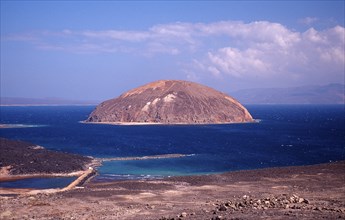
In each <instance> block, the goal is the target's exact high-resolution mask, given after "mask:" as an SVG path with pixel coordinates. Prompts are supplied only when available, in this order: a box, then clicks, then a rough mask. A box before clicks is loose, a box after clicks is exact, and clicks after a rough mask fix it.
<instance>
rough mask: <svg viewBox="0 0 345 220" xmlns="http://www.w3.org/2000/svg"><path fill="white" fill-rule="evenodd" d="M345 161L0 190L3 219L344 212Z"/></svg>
mask: <svg viewBox="0 0 345 220" xmlns="http://www.w3.org/2000/svg"><path fill="white" fill-rule="evenodd" d="M344 173H345V161H341V162H335V163H328V164H320V165H313V166H299V167H284V168H269V169H260V170H249V171H238V172H230V173H224V174H216V175H203V176H186V177H171V178H166V179H162V180H125V181H113V182H93V181H90V182H87V183H86V184H84V185H83V187H82V188H80V187H77V188H74V189H72V190H68V191H64V192H59V193H54V194H49V193H39V194H35V195H17V196H14V195H2V196H0V203H1V206H0V218H1V219H162V220H163V219H345V187H344V183H345V176H344Z"/></svg>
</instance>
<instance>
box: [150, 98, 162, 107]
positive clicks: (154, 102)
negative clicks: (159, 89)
mask: <svg viewBox="0 0 345 220" xmlns="http://www.w3.org/2000/svg"><path fill="white" fill-rule="evenodd" d="M159 100H161V99H160V98H155V100H153V101H152V105H156V104H157V102H159Z"/></svg>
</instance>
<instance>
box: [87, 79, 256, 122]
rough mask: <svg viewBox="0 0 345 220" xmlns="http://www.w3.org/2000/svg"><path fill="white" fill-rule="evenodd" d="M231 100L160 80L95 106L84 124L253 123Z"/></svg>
mask: <svg viewBox="0 0 345 220" xmlns="http://www.w3.org/2000/svg"><path fill="white" fill-rule="evenodd" d="M252 121H253V118H252V116H251V115H250V114H249V112H248V111H247V109H246V108H244V107H243V106H242V105H241V104H240V103H239V102H238V101H236V100H235V99H233V98H232V97H230V96H228V95H226V94H224V93H221V92H219V91H216V90H214V89H211V88H209V87H206V86H203V85H200V84H197V83H193V82H187V81H179V80H160V81H156V82H153V83H149V84H147V85H144V86H141V87H139V88H136V89H133V90H130V91H128V92H126V93H124V94H122V95H121V96H120V97H118V98H115V99H111V100H108V101H105V102H103V103H101V104H100V105H98V106H97V108H96V109H95V110H94V111H93V112H92V113H91V115H90V116H89V118H88V119H87V120H86V122H103V123H131V122H132V123H162V124H180V123H181V124H213V123H238V122H252Z"/></svg>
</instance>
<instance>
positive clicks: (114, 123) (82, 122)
mask: <svg viewBox="0 0 345 220" xmlns="http://www.w3.org/2000/svg"><path fill="white" fill-rule="evenodd" d="M260 121H261V119H253V121H244V122H219V123H195V124H191V123H160V122H88V121H79V123H81V124H103V125H120V126H145V125H190V126H198V125H231V124H250V123H260Z"/></svg>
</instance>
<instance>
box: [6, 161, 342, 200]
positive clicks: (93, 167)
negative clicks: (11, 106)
mask: <svg viewBox="0 0 345 220" xmlns="http://www.w3.org/2000/svg"><path fill="white" fill-rule="evenodd" d="M186 156H193V155H184V154H167V155H153V156H143V157H115V158H94V160H93V162H92V163H90V164H89V166H88V168H87V169H85V170H80V171H75V172H71V173H33V174H21V175H11V174H5V175H4V174H1V175H0V182H9V181H16V180H23V179H30V178H54V177H77V178H76V179H75V180H74V181H72V182H71V183H70V184H68V185H67V186H65V187H64V188H49V189H35V188H33V189H31V188H5V187H2V188H1V187H0V197H1V195H2V194H7V193H6V192H7V191H8V192H12V193H13V192H17V191H18V194H22V193H20V192H21V191H24V194H32V193H33V192H34V193H45V192H47V193H57V192H63V191H68V190H73V189H75V187H76V186H83V185H84V184H85V183H87V182H89V181H91V179H92V178H94V177H96V176H97V175H98V174H97V167H99V166H101V165H102V163H103V162H107V161H127V160H151V159H166V158H179V157H186ZM338 163H340V164H345V160H341V161H332V162H328V163H319V164H309V165H297V166H280V167H279V166H278V167H265V168H258V169H249V170H234V171H225V172H221V173H209V174H196V175H183V176H165V177H163V178H159V179H149V180H148V181H155V180H157V181H164V180H175V179H184V180H186V179H187V180H188V179H195V178H197V179H203V178H212V177H213V176H219V175H232V174H238V173H254V174H255V173H256V172H263V171H268V170H271V171H272V172H278V171H279V170H282V169H303V168H308V167H315V166H323V165H332V164H338ZM344 172H345V169H344ZM126 181H131V182H132V181H134V182H136V181H137V182H141V181H147V179H137V180H102V181H96V182H94V184H97V183H102V184H107V183H116V182H126ZM344 181H345V177H344ZM14 194H17V193H14Z"/></svg>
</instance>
